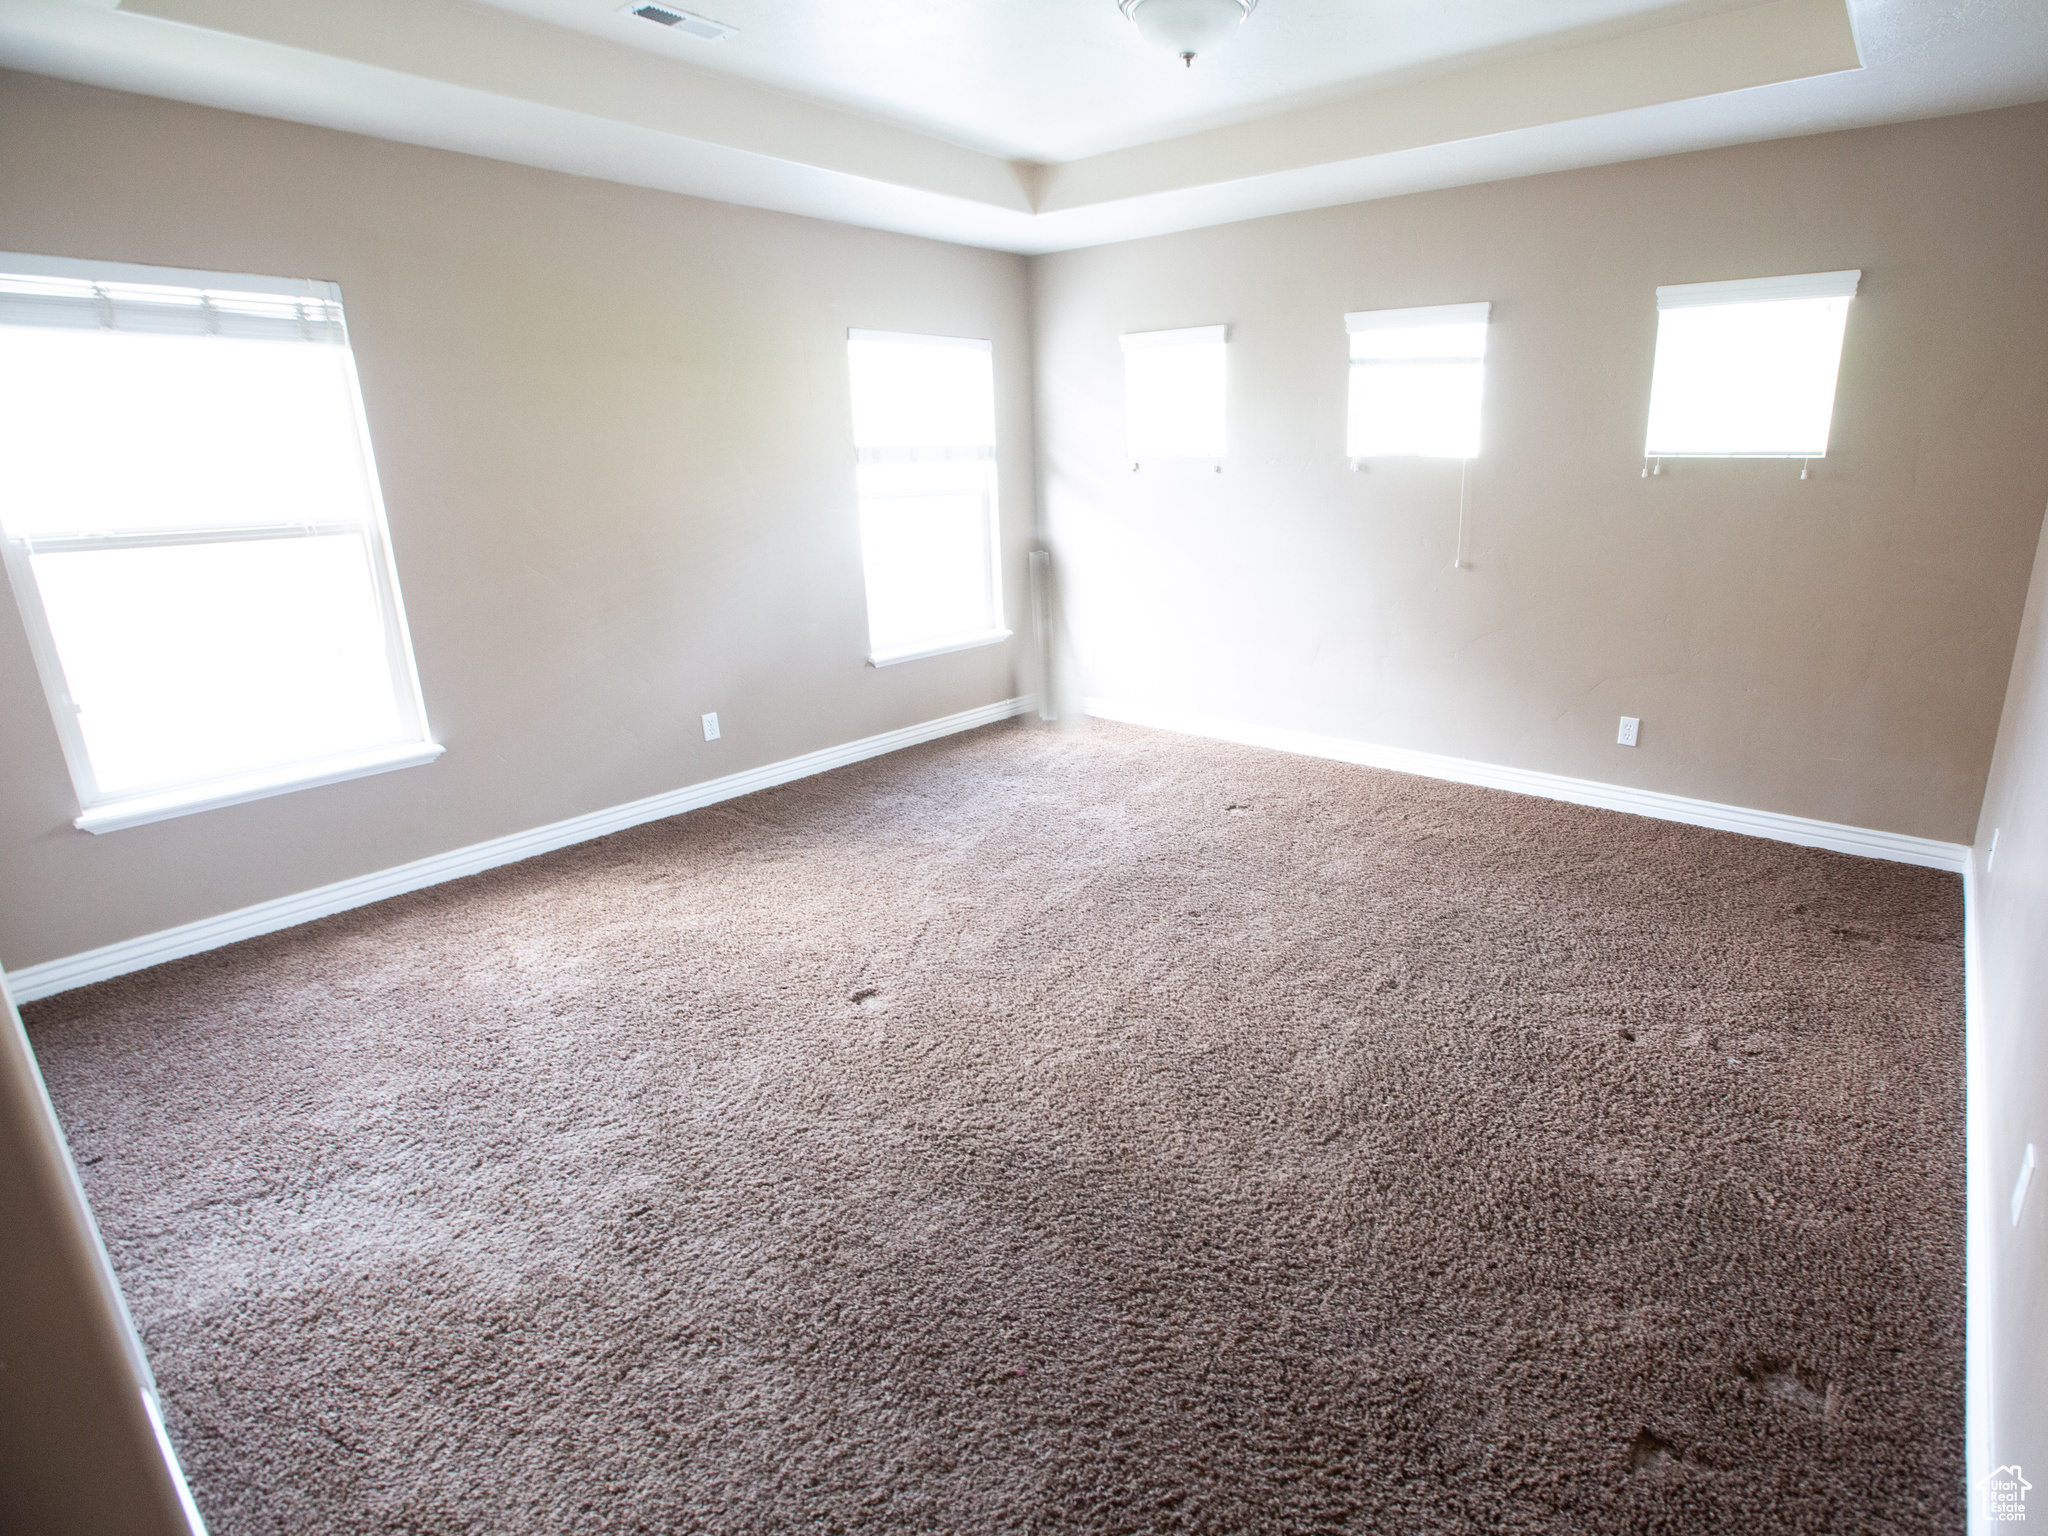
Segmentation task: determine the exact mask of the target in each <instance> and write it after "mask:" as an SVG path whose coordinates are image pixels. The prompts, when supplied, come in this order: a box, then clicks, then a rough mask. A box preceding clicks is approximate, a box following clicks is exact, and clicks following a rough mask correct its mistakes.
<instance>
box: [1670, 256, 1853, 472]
mask: <svg viewBox="0 0 2048 1536" xmlns="http://www.w3.org/2000/svg"><path fill="white" fill-rule="evenodd" d="M1862 275H1863V274H1862V273H1861V272H1813V273H1807V274H1805V275H1803V276H1798V277H1764V278H1751V279H1745V280H1742V281H1738V282H1730V283H1686V284H1682V285H1680V286H1677V287H1670V288H1659V289H1658V290H1657V360H1656V365H1655V368H1654V371H1653V373H1652V375H1651V382H1650V429H1649V433H1648V435H1647V436H1646V437H1645V439H1644V442H1643V453H1644V455H1645V457H1648V458H1653V459H1655V458H1748V459H1818V458H1824V457H1826V455H1827V451H1828V426H1829V423H1830V421H1831V420H1832V419H1833V417H1834V413H1835V375H1836V372H1837V371H1838V370H1839V368H1840V366H1841V361H1842V332H1843V329H1844V327H1845V326H1846V325H1847V324H1848V319H1849V300H1850V299H1851V298H1852V297H1854V295H1855V293H1856V284H1857V281H1858V280H1859V279H1860V278H1861V277H1862Z"/></svg>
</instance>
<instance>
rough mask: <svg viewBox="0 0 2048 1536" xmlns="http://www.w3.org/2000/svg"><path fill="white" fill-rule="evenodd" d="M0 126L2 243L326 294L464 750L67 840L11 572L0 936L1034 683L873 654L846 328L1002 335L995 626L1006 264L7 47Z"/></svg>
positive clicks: (476, 836)
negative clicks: (314, 282)
mask: <svg viewBox="0 0 2048 1536" xmlns="http://www.w3.org/2000/svg"><path fill="white" fill-rule="evenodd" d="M0 144H4V145H5V146H6V150H5V153H4V154H0V250H15V251H29V252H37V253H43V254H50V255H59V256H79V257H98V258H105V259H111V260H117V261H132V262H147V263H154V264H158V265H164V266H182V267H197V268H211V269H214V270H223V271H229V272H251V273H263V274H275V275H285V276H294V277H316V278H329V279H333V280H335V281H337V282H339V283H340V284H341V288H342V293H343V297H344V300H345V302H346V304H347V306H348V318H349V327H350V331H351V333H352V337H353V340H354V343H355V348H356V357H357V362H358V365H359V368H360V371H361V375H362V383H363V395H364V399H365V402H366V405H367V408H368V412H369V419H370V427H371V432H372V435H373V437H374V440H375V443H376V449H377V456H378V462H379V467H380V469H381V471H382V478H383V485H384V496H385V501H386V504H387V507H388V510H389V515H390V521H391V533H392V540H393V544H394V547H395V549H396V551H397V558H398V569H399V579H400V582H401V584H402V585H403V588H404V593H405V602H406V607H407V611H408V615H409V618H410V620H411V625H412V634H413V641H414V646H415V649H416V651H417V654H418V658H419V670H420V678H421V682H422V685H423V687H424V689H425V693H426V702H427V712H428V716H429V719H430V721H431V724H432V727H433V730H434V734H435V736H436V739H438V740H439V741H441V742H442V743H444V744H445V745H446V747H447V749H448V750H447V753H446V755H445V756H444V757H443V758H442V759H441V760H440V761H439V762H437V763H434V764H432V765H431V766H428V767H424V768H414V769H408V770H404V771H402V772H398V773H390V774H384V775H380V776H378V777H375V778H370V779H361V780H357V781H354V782H352V783H347V784H340V785H334V786H331V787H327V788H322V789H314V790H307V791H302V792H299V793H297V794H292V795H286V796H281V797H278V798H275V799H270V800H264V801H259V802H257V803H254V804H251V805H243V806H236V807H232V808H229V809H226V810H219V811H210V812H206V813H204V814H201V815H197V816H188V817H183V818H180V819H178V820H174V821H169V822H161V823H157V824H155V825H151V826H144V827H138V828H134V829H132V830H128V831H123V832H115V833H110V834H107V835H105V836H100V837H93V836H90V835H87V834H85V833H81V832H78V831H75V830H73V829H72V827H71V824H70V823H71V819H72V818H73V817H74V816H76V815H77V814H78V808H77V804H76V801H75V800H74V798H73V795H72V790H71V784H70V780H69V778H68V777H67V775H66V773H65V770H64V764H63V760H62V757H61V756H60V754H59V750H58V745H57V738H56V735H55V733H54V731H53V729H52V727H51V724H50V717H49V712H48V708H47V706H46V704H45V702H44V699H43V694H42V689H41V687H40V686H39V685H38V683H37V680H36V675H35V670H34V667H33V665H32V664H31V661H30V657H29V652H28V648H27V643H26V640H25V638H24V636H23V632H22V629H21V625H20V623H19V622H18V620H17V617H16V615H15V612H14V609H13V606H12V603H13V599H12V596H11V594H10V595H8V596H5V597H0V610H4V611H0V782H4V783H5V785H6V786H7V790H6V794H5V795H4V796H0V868H4V871H5V878H4V879H0V963H4V964H5V965H6V966H8V967H13V968H19V967H21V966H25V965H30V964H35V963H38V962H41V961H45V960H50V959H54V958H57V957H60V956H64V955H68V954H74V953H76V952H78V951H80V950H84V949H88V948H91V947H94V946H96V945H100V944H105V943H109V942H112V941H115V940H119V939H124V938H129V937H132V936H135V935H138V934H143V933H148V932H151V931H154V930H157V929H160V928H164V927H167V926H170V925H173V924H177V923H182V922H187V921H191V920H193V919H197V918H201V917H206V916H209V915H212V914H215V913H219V912H224V911H230V910H233V909H234V908H237V907H241V906H245V905H248V904H250V903H253V902H258V901H263V900H266V899H269V898H272V897H277V896H282V895H287V894H290V893H293V892H297V891H302V890H306V889H309V888H312V887H315V886H319V885H322V884H325V883H327V882H330V881H334V880H339V879H343V878H346V877H348V876H351V875H357V874H362V873H365V872H368V871H372V870H377V869H382V868H386V867H389V866H391V865H394V864H400V863H404V862H406V861H408V860H411V859H417V858H421V857H424V856H426V855H428V854H433V853H437V852H441V851H443V850H446V849H450V848H456V847H460V846H463V845H465V844H469V843H473V842H478V841H481V840H483V839H487V838H492V837H496V836H500V835H502V834H505V833H510V832H516V831H520V830H523V829H526V828H530V827H535V826H539V825H543V824H545V823H548V822H552V821H557V820H560V819H563V818H565V817H569V816H574V815H577V814H579V813H582V812H586V811H592V810H597V809H601V808H603V807H606V806H611V805H616V804H619V803H621V802H624V801H629V800H634V799H637V798H640V797H642V796H645V795H650V794H655V793H659V792H660V791H663V790H668V789H674V788H677V787H679V786H682V785H685V784H691V783H695V782H698V781H701V780H704V779H710V778H715V777H718V776H720V775H723V774H727V773H733V772H736V771H738V770H740V769H743V768H749V767H754V766H757V765H759V764H762V763H767V762H772V761H776V760H778V759H781V758H786V757H790V756H793V755H795V754H798V753H802V752H806V751H810V750H813V749H816V748H820V747H826V746H831V745H835V744H838V743H841V742H846V741H851V740H855V739H857V738H860V737H863V736H868V735H873V734H875V733H877V732H881V731H885V730H890V729H893V728H896V727H899V726H905V725H910V724H914V723H916V722H919V721H923V720H928V719H933V718H936V717H938V716H941V715H946V714H950V713H953V712H955V711H958V710H962V709H968V708H971V707H973V706H976V705H980V704H986V703H989V702H992V701H995V700H998V699H1002V698H1007V697H1009V696H1010V695H1011V694H1012V693H1013V692H1016V691H1018V690H1017V682H1016V676H1015V668H1014V665H1013V663H1014V661H1015V659H1016V657H1017V656H1019V655H1021V654H1022V646H1021V642H1013V643H1012V646H1010V647H1001V646H998V647H992V648H987V649H983V650H978V651H971V652H964V653H959V654H955V655H951V656H944V657H937V658H933V659H930V660H927V661H919V662H910V663H905V664H902V665H898V666H894V667H889V668H884V669H879V670H877V669H874V668H871V667H869V666H868V665H867V664H866V656H867V643H866V638H867V632H866V613H865V607H864V599H863V591H862V582H861V568H860V549H859V531H858V524H857V521H856V515H855V506H854V499H853V474H852V449H851V428H850V424H849V419H848V409H847V399H846V365H845V337H846V330H847V328H848V327H849V326H858V327H869V328H874V329H880V330H904V331H920V332H931V333H939V334H951V335H972V336H983V337H989V338H991V339H992V340H993V341H994V343H995V357H996V369H997V372H996V398H997V409H998V436H999V444H998V447H999V453H1000V455H1001V458H1002V464H1003V469H1002V482H1001V496H1002V501H1003V507H1004V525H1005V535H1006V542H1007V545H1008V553H1009V576H1010V579H1009V593H1008V610H1009V616H1010V618H1011V621H1012V622H1013V624H1014V623H1016V622H1017V621H1018V620H1020V619H1023V618H1024V617H1026V611H1025V600H1024V589H1023V550H1024V547H1025V544H1026V542H1027V540H1028V536H1029V532H1030V528H1031V522H1032V518H1031V505H1032V496H1033V481H1032V473H1033V469H1032V456H1031V444H1032V433H1033V427H1032V418H1031V397H1030V388H1029V382H1028V380H1029V369H1030V358H1029V336H1028V321H1027V307H1026V299H1027V294H1026V282H1025V270H1024V263H1023V260H1022V258H1019V257H1014V256H1006V255H1000V254H996V253H991V252H985V251H975V250H969V249H966V248H964V247H959V246H949V245H943V244H939V243H937V242H933V241H923V240H915V239H909V238H905V237H902V236H895V235H885V234H879V233H875V232H872V231H867V230H859V229H852V228H848V227H845V226H841V225H834V224H827V223H820V222H817V221H814V220H808V219H801V218H795V217H791V216H788V215H782V214H773V213H764V212H759V211H756V210H752V209H745V208H736V207H731V206H727V205H724V204H719V203H711V202H704V201H700V200H697V199H692V198H686V197H678V196H673V195H670V194H666V193H659V192H649V191H641V190H636V189H631V188H626V187H620V186H615V185H612V184H610V183H605V182H598V181H589V180H581V179H577V178H574V177H569V176H563V175H557V174H554V173H550V172H545V171H536V170H529V169H525V168H521V167H516V166H511V165H505V164H501V163H498V162H495V161H489V160H480V159H474V158H470V157H467V156H462V155H455V154H448V153H443V152H440V151H436V150H425V149H415V148H410V147H406V146H402V145H396V144H389V143H383V142H380V141H377V140H372V139H366V138H358V137H354V136H351V135H347V134H340V133H333V132H328V131H325V130H322V129H315V128H305V127H299V126H295V125H291V124H286V123H280V122H273V121H269V120H265V119H260V118H253V117H243V116H238V115H235V114H231V113H225V112H216V111H210V110H207V109H204V108H198V107H190V106H182V105H175V104H172V103H169V102H165V101H159V100H153V99H150V98H146V97H139V96H129V95H122V94H117V93H112V92H106V91H100V90H94V89H90V88H87V87H83V86H76V85H67V84H60V83H58V82H55V81H52V80H47V79H41V78H37V77H33V76H27V75H20V74H0ZM0 590H4V587H0ZM706 710H717V711H718V712H719V719H720V723H721V725H722V727H723V730H724V738H723V739H722V740H721V741H718V742H716V743H711V744H706V743H705V742H704V741H703V740H702V735H701V730H700V727H699V724H698V716H699V715H700V714H701V713H703V712H704V711H706Z"/></svg>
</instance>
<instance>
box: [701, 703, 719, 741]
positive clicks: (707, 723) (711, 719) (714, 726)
mask: <svg viewBox="0 0 2048 1536" xmlns="http://www.w3.org/2000/svg"><path fill="white" fill-rule="evenodd" d="M704 739H705V740H706V741H716V740H718V711H717V710H715V709H714V710H713V711H711V713H710V714H708V715H706V716H705V717H704Z"/></svg>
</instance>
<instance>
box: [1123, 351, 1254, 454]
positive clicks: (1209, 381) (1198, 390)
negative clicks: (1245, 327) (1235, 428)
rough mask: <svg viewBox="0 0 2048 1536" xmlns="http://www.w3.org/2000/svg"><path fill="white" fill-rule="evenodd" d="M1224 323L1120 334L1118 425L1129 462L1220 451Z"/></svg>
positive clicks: (1221, 436)
mask: <svg viewBox="0 0 2048 1536" xmlns="http://www.w3.org/2000/svg"><path fill="white" fill-rule="evenodd" d="M1225 338H1226V332H1225V328H1224V327H1223V326H1220V325H1201V326H1196V327H1194V328H1193V329H1191V330H1185V331H1140V332H1136V333H1134V334H1132V335H1128V336H1126V337H1124V431H1125V434H1126V441H1127V443H1128V446H1129V450H1130V456H1131V462H1132V463H1133V464H1142V463H1144V462H1146V461H1147V460H1148V459H1221V458H1222V457H1223V382H1224V366H1225V360H1226V358H1227V356H1228V348H1227V345H1226V339H1225Z"/></svg>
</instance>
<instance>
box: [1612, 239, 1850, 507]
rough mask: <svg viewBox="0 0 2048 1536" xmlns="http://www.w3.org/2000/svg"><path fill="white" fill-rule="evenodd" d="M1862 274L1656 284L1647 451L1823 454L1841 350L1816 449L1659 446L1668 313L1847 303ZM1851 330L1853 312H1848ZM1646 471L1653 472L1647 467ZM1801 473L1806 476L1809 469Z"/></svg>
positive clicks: (1688, 455)
mask: <svg viewBox="0 0 2048 1536" xmlns="http://www.w3.org/2000/svg"><path fill="white" fill-rule="evenodd" d="M1862 280H1863V272H1862V269H1861V268H1856V269H1852V270H1849V271H1843V272H1800V273H1794V274H1792V275H1789V276H1785V277H1740V278H1733V279H1730V280H1728V281H1725V282H1714V283H1668V284H1665V285H1664V286H1662V287H1660V288H1658V290H1657V347H1656V350H1655V352H1654V353H1653V354H1652V357H1651V362H1650V403H1649V408H1648V411H1647V413H1646V417H1645V420H1644V424H1643V457H1644V458H1645V459H1646V460H1650V461H1653V462H1654V461H1657V460H1662V459H1799V460H1802V461H1804V460H1810V459H1824V458H1826V457H1827V456H1828V443H1829V441H1830V440H1831V439H1832V438H1833V436H1834V409H1835V395H1836V393H1837V392H1838V391H1839V389H1840V387H1841V377H1842V355H1841V351H1840V349H1839V348H1838V349H1837V351H1836V353H1835V373H1834V378H1833V381H1832V382H1831V383H1830V384H1829V387H1828V421H1827V425H1826V426H1825V427H1824V428H1823V437H1822V440H1821V443H1820V446H1819V447H1818V448H1817V449H1815V450H1814V451H1812V452H1793V451H1790V450H1786V449H1775V448H1773V449H1761V450H1742V449H1734V450H1729V451H1725V452H1719V453H1707V452H1699V451H1695V450H1690V449H1677V450H1673V449H1670V448H1657V447H1655V446H1653V443H1654V439H1653V438H1652V436H1651V434H1652V433H1653V432H1655V431H1656V427H1657V383H1658V377H1659V370H1660V365H1661V363H1662V362H1663V355H1664V354H1663V343H1664V316H1665V314H1666V313H1667V312H1668V311H1671V310H1674V309H1709V308H1718V307H1720V306H1722V305H1728V304H1769V303H1773V302H1777V301H1780V300H1784V299H1840V300H1842V301H1843V302H1844V304H1845V305H1846V304H1847V303H1848V302H1849V301H1850V300H1853V299H1854V298H1855V297H1856V290H1857V288H1858V287H1859V286H1860V285H1861V283H1862ZM1842 323H1843V328H1844V332H1845V334H1846V331H1847V326H1848V316H1847V312H1846V309H1845V311H1844V314H1843V321H1842ZM1645 472H1646V473H1649V472H1651V471H1649V470H1648V469H1647V468H1646V470H1645ZM1801 478H1802V479H1803V478H1805V476H1804V472H1803V471H1802V473H1801Z"/></svg>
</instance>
